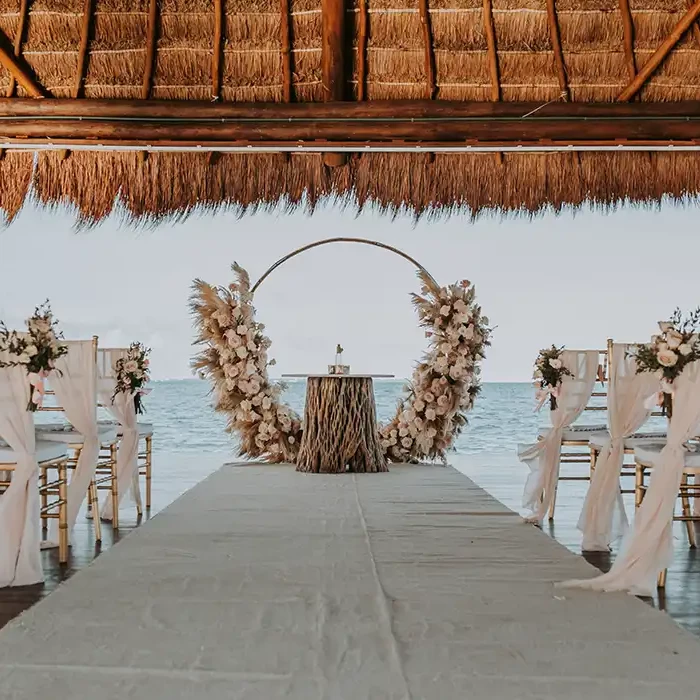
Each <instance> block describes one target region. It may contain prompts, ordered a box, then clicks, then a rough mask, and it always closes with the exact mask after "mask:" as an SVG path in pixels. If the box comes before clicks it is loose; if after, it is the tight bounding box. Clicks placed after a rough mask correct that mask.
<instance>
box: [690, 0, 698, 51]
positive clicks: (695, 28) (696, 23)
mask: <svg viewBox="0 0 700 700" xmlns="http://www.w3.org/2000/svg"><path fill="white" fill-rule="evenodd" d="M692 6H693V0H688V7H689V8H690V7H692ZM693 36H694V37H695V42H696V43H697V45H698V46H700V24H698V22H693Z"/></svg>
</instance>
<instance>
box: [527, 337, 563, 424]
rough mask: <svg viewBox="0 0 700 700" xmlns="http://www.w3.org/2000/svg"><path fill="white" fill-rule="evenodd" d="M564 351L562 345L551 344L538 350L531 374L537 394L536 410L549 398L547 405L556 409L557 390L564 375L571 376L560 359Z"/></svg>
mask: <svg viewBox="0 0 700 700" xmlns="http://www.w3.org/2000/svg"><path fill="white" fill-rule="evenodd" d="M562 352H564V347H563V346H562V347H560V348H558V347H557V346H556V345H552V347H551V348H545V349H544V350H540V354H539V355H538V356H537V359H536V360H535V372H534V374H533V376H532V378H533V379H534V383H535V387H536V388H537V394H536V395H535V399H536V400H537V407H536V408H535V410H536V411H539V410H540V408H542V406H543V405H544V403H545V401H547V399H549V407H550V409H551V410H552V411H556V410H557V399H558V398H559V390H560V388H561V382H562V379H564V377H572V376H573V375H572V374H571V372H570V371H569V370H568V369H567V368H566V367H564V363H563V362H562V360H561V354H562Z"/></svg>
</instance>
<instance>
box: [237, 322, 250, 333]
mask: <svg viewBox="0 0 700 700" xmlns="http://www.w3.org/2000/svg"><path fill="white" fill-rule="evenodd" d="M247 332H248V326H244V325H243V324H241V325H240V326H238V328H236V333H238V335H245V334H246V333H247Z"/></svg>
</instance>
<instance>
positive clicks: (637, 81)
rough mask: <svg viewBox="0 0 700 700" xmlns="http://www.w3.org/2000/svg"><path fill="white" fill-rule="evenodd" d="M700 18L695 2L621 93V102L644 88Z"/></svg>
mask: <svg viewBox="0 0 700 700" xmlns="http://www.w3.org/2000/svg"><path fill="white" fill-rule="evenodd" d="M698 17H700V0H695V2H693V4H692V5H691V7H690V9H689V10H688V12H686V13H685V14H684V15H683V17H682V18H681V20H680V21H679V22H678V24H676V26H675V27H674V28H673V30H672V31H671V33H670V34H669V35H668V36H667V37H666V39H664V41H663V43H662V44H661V46H659V48H658V49H657V50H656V51H655V52H654V54H653V55H652V56H651V58H650V59H649V60H648V61H647V62H646V63H645V64H644V65H643V66H642V69H641V70H640V71H639V73H638V74H637V75H636V76H635V77H634V79H633V80H631V81H630V83H629V85H627V87H626V88H625V89H624V90H623V91H622V92H621V93H620V95H619V97H618V98H617V99H618V101H619V102H627V101H628V100H631V99H632V98H633V97H634V96H635V95H636V94H637V93H638V92H639V91H640V90H641V89H642V87H643V86H644V83H646V81H647V80H649V78H650V77H651V75H652V74H653V73H654V72H655V71H656V70H657V69H658V67H659V66H660V65H661V64H662V63H663V62H664V61H665V60H666V58H667V56H668V55H669V54H670V53H671V51H672V50H673V49H674V47H675V46H676V44H677V43H678V42H679V41H680V40H681V37H682V36H683V35H684V34H685V33H686V32H687V31H688V30H689V29H690V27H691V26H692V25H693V23H694V22H695V21H696V20H697V19H698Z"/></svg>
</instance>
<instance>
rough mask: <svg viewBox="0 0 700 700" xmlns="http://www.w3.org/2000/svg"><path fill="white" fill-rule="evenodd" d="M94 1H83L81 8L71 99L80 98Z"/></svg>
mask: <svg viewBox="0 0 700 700" xmlns="http://www.w3.org/2000/svg"><path fill="white" fill-rule="evenodd" d="M93 9H94V0H85V3H84V6H83V21H82V23H81V26H80V48H79V49H78V70H77V73H76V75H75V84H74V85H73V97H80V96H81V94H82V91H83V82H84V81H85V73H86V69H87V61H88V44H89V42H90V29H91V27H92V12H93Z"/></svg>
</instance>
